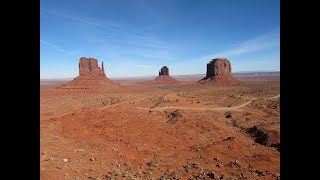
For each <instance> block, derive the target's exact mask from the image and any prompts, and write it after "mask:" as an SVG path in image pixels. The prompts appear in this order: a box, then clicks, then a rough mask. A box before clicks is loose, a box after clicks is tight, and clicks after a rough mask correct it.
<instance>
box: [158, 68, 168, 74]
mask: <svg viewBox="0 0 320 180" xmlns="http://www.w3.org/2000/svg"><path fill="white" fill-rule="evenodd" d="M161 75H169V68H168V67H167V66H163V67H162V68H161V69H160V71H159V76H161Z"/></svg>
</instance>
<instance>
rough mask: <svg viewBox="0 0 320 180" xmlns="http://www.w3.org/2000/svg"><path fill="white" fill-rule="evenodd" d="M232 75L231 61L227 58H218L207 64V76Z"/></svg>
mask: <svg viewBox="0 0 320 180" xmlns="http://www.w3.org/2000/svg"><path fill="white" fill-rule="evenodd" d="M216 76H231V63H230V61H228V60H227V59H226V58H216V59H213V60H212V61H210V62H209V63H208V64H207V75H206V78H210V77H216Z"/></svg>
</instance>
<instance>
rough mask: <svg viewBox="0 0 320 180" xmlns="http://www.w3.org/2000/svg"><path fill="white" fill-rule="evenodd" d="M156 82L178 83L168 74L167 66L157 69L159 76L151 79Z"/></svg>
mask: <svg viewBox="0 0 320 180" xmlns="http://www.w3.org/2000/svg"><path fill="white" fill-rule="evenodd" d="M153 82H154V83H156V84H178V83H179V81H177V80H176V79H174V78H172V77H171V76H170V75H169V68H168V67H167V66H163V67H162V68H161V69H160V71H159V76H158V77H156V78H155V79H154V81H153Z"/></svg>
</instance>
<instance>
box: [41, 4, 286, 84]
mask: <svg viewBox="0 0 320 180" xmlns="http://www.w3.org/2000/svg"><path fill="white" fill-rule="evenodd" d="M81 57H91V58H96V59H98V63H99V65H101V61H104V68H105V72H106V75H107V77H110V78H117V77H140V76H156V75H158V72H159V70H160V68H161V67H162V66H168V67H169V69H170V74H171V75H192V74H205V73H206V64H207V63H208V62H209V61H210V60H211V59H213V58H219V57H222V58H227V59H228V60H229V61H230V62H231V64H232V72H242V71H280V1H279V0H241V1H239V0H200V1H195V0H67V1H66V0H55V1H52V0H40V78H41V79H52V78H74V77H76V76H78V73H79V70H78V63H79V59H80V58H81Z"/></svg>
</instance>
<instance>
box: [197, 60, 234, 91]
mask: <svg viewBox="0 0 320 180" xmlns="http://www.w3.org/2000/svg"><path fill="white" fill-rule="evenodd" d="M198 83H201V84H207V83H213V84H221V85H238V84H240V81H239V80H238V79H236V78H234V77H233V76H232V75H231V63H230V61H229V60H228V59H226V58H216V59H212V60H211V61H210V62H209V63H208V64H207V73H206V77H204V78H203V79H202V80H200V81H198Z"/></svg>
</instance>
